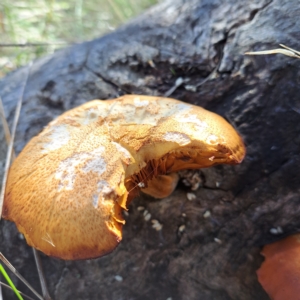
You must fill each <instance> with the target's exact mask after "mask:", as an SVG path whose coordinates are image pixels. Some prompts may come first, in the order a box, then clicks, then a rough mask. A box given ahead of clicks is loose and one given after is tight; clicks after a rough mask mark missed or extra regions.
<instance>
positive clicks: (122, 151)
mask: <svg viewBox="0 0 300 300" xmlns="http://www.w3.org/2000/svg"><path fill="white" fill-rule="evenodd" d="M112 144H114V145H115V146H116V148H117V150H118V151H119V152H121V153H122V154H124V156H125V158H128V159H131V154H130V152H129V151H128V150H127V149H126V148H124V147H123V146H121V145H120V144H119V143H116V142H112Z"/></svg>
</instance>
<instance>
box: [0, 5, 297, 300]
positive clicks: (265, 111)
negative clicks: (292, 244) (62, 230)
mask: <svg viewBox="0 0 300 300" xmlns="http://www.w3.org/2000/svg"><path fill="white" fill-rule="evenodd" d="M298 4H299V3H298V1H296V0H294V1H291V0H289V1H288V0H273V1H271V0H246V1H245V0H227V1H221V0H202V1H200V0H198V1H197V0H190V1H184V0H170V1H166V2H164V3H162V4H160V5H159V6H157V7H156V8H154V9H152V10H150V11H149V12H147V13H146V14H144V15H142V16H140V17H139V18H137V19H135V20H134V21H132V22H131V23H129V24H127V25H126V26H124V27H123V28H121V29H119V30H118V31H116V32H114V33H112V34H110V35H107V36H104V37H102V38H100V39H97V40H94V41H91V42H87V43H83V44H80V45H75V46H73V47H71V48H68V49H65V50H62V51H59V52H57V53H55V54H54V55H53V56H49V57H46V58H44V59H42V60H40V61H37V62H35V63H34V64H33V66H32V68H31V71H30V78H29V82H28V85H27V87H26V91H25V95H24V101H23V102H24V104H23V109H22V114H21V118H20V122H19V126H18V131H17V137H16V144H15V145H16V150H17V151H20V150H21V149H22V147H23V146H24V144H25V143H26V142H27V141H28V140H29V139H30V138H31V137H32V136H33V135H35V134H37V133H38V132H39V131H40V130H41V128H42V127H43V126H45V125H46V124H47V123H48V122H49V121H50V120H52V119H53V118H54V117H55V116H57V115H59V114H61V113H62V112H63V111H65V110H67V109H70V108H72V107H74V106H77V105H79V104H81V103H84V102H85V101H88V100H91V99H95V98H99V99H107V98H114V97H116V96H118V95H121V94H124V93H138V94H148V95H163V94H164V93H165V92H166V91H168V90H169V89H170V88H171V87H173V86H174V85H175V82H176V80H177V79H178V78H179V77H182V78H183V79H184V82H183V84H182V85H180V86H179V87H178V88H177V89H175V91H174V92H173V94H172V95H171V96H172V97H174V98H177V99H181V100H183V101H186V102H189V103H194V104H197V105H201V106H204V107H206V108H207V109H209V110H212V111H215V112H217V113H219V114H221V115H223V116H224V117H226V118H227V119H228V120H229V121H230V122H231V123H232V124H233V125H234V126H236V128H237V130H238V131H239V132H240V133H241V135H242V136H243V138H244V140H245V143H246V145H247V157H246V159H245V161H244V162H243V163H242V164H241V165H239V166H219V167H215V168H211V169H205V170H202V171H201V176H202V179H203V186H202V187H201V188H199V189H198V190H197V191H196V192H195V194H196V196H197V198H196V200H193V201H189V200H187V197H186V193H187V192H188V191H189V189H188V188H186V187H184V185H182V184H181V185H179V187H178V188H177V190H176V191H175V192H174V193H173V194H172V196H170V197H169V198H167V199H163V200H154V199H151V198H150V197H147V196H141V197H139V198H138V199H136V200H135V201H134V202H133V203H132V204H131V205H130V208H129V214H128V216H126V226H125V227H124V232H123V241H122V243H121V244H120V246H119V247H118V248H117V249H116V250H115V251H114V252H113V253H111V254H110V255H107V256H105V257H103V258H99V259H96V260H91V261H74V262H65V261H60V260H57V259H53V258H49V257H45V256H42V261H43V266H44V271H45V274H46V278H47V281H48V285H49V288H50V292H51V295H52V296H53V298H54V299H105V300H106V299H107V300H115V299H124V300H129V299H135V300H138V299H143V300H147V299H157V300H166V299H171V298H172V299H173V300H177V299H178V300H179V299H180V300H183V299H184V300H185V299H186V300H193V299H195V300H198V299H202V300H204V299H209V300H210V299H215V300H219V299H220V300H221V299H222V300H223V299H243V300H248V299H261V300H262V299H268V296H267V295H266V294H265V292H264V291H263V289H262V288H261V286H260V284H259V283H258V281H257V277H256V273H255V270H256V269H257V268H258V267H259V265H260V263H261V262H262V260H263V258H262V257H261V255H260V253H259V252H260V249H261V246H263V245H265V244H267V243H270V242H272V241H275V240H277V239H280V238H282V237H283V236H285V235H289V234H291V233H294V232H296V231H298V230H299V228H300V218H299V213H300V205H299V204H300V197H299V186H300V185H299V183H300V174H299V163H300V157H299V146H300V101H299V99H298V95H299V94H300V86H299V79H300V61H299V60H296V59H293V58H289V57H285V56H280V55H276V56H259V57H245V56H244V55H243V53H244V52H245V51H252V50H263V49H272V48H277V46H278V44H279V43H283V44H286V45H288V46H290V47H292V48H295V49H298V50H299V49H300V43H299V37H300V36H299V28H300V20H299V15H300V8H299V5H298ZM26 72H27V69H26V68H23V69H20V70H17V71H16V72H14V73H12V74H10V75H9V76H7V77H6V78H4V79H2V80H1V81H0V94H1V97H2V100H3V102H4V106H5V111H6V114H7V116H8V118H9V121H10V122H11V121H12V118H13V114H14V109H15V106H16V101H17V99H18V97H19V94H20V90H21V86H22V83H23V81H24V78H25V74H26ZM3 143H4V142H3ZM139 206H143V207H145V208H146V209H147V210H148V211H149V212H150V213H151V216H152V219H156V220H159V222H160V223H162V224H163V229H162V230H161V231H159V232H158V231H156V230H154V229H153V228H152V226H151V221H149V222H146V221H145V220H144V217H143V213H142V212H141V211H139V210H138V209H137V207H139ZM208 210H209V211H210V213H211V216H209V217H207V218H204V216H203V214H204V213H205V212H206V211H208ZM182 225H185V229H184V230H183V226H182ZM278 226H280V227H281V228H282V229H283V234H279V235H274V234H273V235H272V234H271V233H270V229H271V228H277V227H278ZM179 228H180V230H179ZM0 236H1V247H0V248H1V249H0V250H1V251H2V252H3V253H4V254H5V255H6V256H7V257H8V259H9V260H10V261H11V262H12V263H13V265H14V266H15V267H16V268H17V269H18V270H19V272H20V273H21V274H23V275H24V277H25V278H26V279H27V280H28V281H29V282H30V283H31V284H32V285H33V286H34V287H35V288H36V289H37V290H40V287H39V282H38V275H37V272H36V268H35V265H34V260H33V255H32V251H31V249H30V248H29V247H28V246H27V245H26V243H25V241H24V240H22V237H21V236H20V234H18V233H17V230H16V229H15V226H14V224H12V223H10V222H5V221H2V225H1V232H0ZM99 238H101V237H99ZM116 276H117V277H116ZM118 276H121V277H118ZM121 278H122V281H121ZM15 282H16V283H17V286H18V288H20V289H21V290H23V291H26V292H27V293H28V294H29V293H30V292H29V291H28V290H27V289H26V288H25V287H24V286H23V285H22V284H21V283H20V282H19V281H18V280H15ZM6 293H7V299H9V297H12V294H9V292H6Z"/></svg>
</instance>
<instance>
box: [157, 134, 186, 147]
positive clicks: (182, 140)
mask: <svg viewBox="0 0 300 300" xmlns="http://www.w3.org/2000/svg"><path fill="white" fill-rule="evenodd" d="M163 138H164V140H166V141H168V142H175V143H177V144H179V145H180V146H184V145H187V144H189V143H190V142H191V139H190V138H189V137H188V136H187V135H186V134H184V133H180V132H167V133H165V135H164V137H163Z"/></svg>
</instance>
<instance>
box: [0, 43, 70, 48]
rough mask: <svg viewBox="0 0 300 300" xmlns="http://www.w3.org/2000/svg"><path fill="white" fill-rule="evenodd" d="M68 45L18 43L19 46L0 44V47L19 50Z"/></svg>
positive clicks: (64, 44)
mask: <svg viewBox="0 0 300 300" xmlns="http://www.w3.org/2000/svg"><path fill="white" fill-rule="evenodd" d="M66 45H68V43H64V42H61V43H24V44H22V43H20V44H0V47H2V48H8V47H21V48H25V47H41V46H46V47H49V46H66Z"/></svg>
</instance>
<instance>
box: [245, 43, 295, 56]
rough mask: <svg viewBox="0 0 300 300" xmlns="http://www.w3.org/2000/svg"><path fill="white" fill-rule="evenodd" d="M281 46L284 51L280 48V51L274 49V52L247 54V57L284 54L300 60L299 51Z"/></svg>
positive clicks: (265, 51)
mask: <svg viewBox="0 0 300 300" xmlns="http://www.w3.org/2000/svg"><path fill="white" fill-rule="evenodd" d="M280 46H281V47H282V48H284V49H281V48H278V49H272V50H264V51H255V52H246V53H245V54H246V55H268V54H283V55H286V56H290V57H294V58H300V52H298V51H297V50H294V49H292V48H289V47H287V46H285V45H283V44H280Z"/></svg>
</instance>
